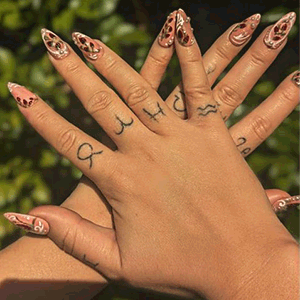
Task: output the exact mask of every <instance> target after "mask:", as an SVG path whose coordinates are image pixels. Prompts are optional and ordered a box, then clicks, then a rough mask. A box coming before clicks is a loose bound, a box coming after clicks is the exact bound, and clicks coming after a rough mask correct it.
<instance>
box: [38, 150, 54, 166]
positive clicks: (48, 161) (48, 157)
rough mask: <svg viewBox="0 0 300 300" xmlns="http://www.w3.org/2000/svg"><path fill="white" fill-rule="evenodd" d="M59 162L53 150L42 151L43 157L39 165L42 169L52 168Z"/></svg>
mask: <svg viewBox="0 0 300 300" xmlns="http://www.w3.org/2000/svg"><path fill="white" fill-rule="evenodd" d="M57 162H58V155H57V154H56V153H53V152H52V151H51V150H48V149H45V150H43V151H42V156H41V159H40V161H39V165H40V167H42V168H51V167H53V166H54V165H56V163H57Z"/></svg>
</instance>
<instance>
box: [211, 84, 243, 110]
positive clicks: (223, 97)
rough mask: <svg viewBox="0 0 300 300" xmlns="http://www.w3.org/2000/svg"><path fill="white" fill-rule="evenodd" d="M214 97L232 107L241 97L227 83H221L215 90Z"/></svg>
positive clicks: (235, 105)
mask: <svg viewBox="0 0 300 300" xmlns="http://www.w3.org/2000/svg"><path fill="white" fill-rule="evenodd" d="M216 99H219V100H220V101H221V102H222V103H223V104H226V105H228V106H229V107H231V108H234V109H235V108H236V107H237V106H238V105H239V104H240V103H241V102H242V97H241V96H240V95H239V93H237V92H236V91H235V89H233V88H232V87H230V86H228V85H223V86H221V87H220V88H219V89H217V90H216Z"/></svg>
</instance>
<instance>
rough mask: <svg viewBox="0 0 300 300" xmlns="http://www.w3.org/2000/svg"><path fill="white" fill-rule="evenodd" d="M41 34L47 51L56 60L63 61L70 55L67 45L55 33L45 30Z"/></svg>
mask: <svg viewBox="0 0 300 300" xmlns="http://www.w3.org/2000/svg"><path fill="white" fill-rule="evenodd" d="M41 34H42V39H43V42H44V44H45V46H46V47H47V50H48V51H49V53H50V54H51V55H52V56H53V57H54V58H55V59H62V58H64V57H66V56H67V55H68V54H69V53H70V51H69V49H68V46H67V44H66V43H65V42H64V41H63V40H62V39H61V38H60V37H59V36H57V35H56V34H55V33H54V32H52V31H50V30H48V29H45V28H43V29H42V30H41Z"/></svg>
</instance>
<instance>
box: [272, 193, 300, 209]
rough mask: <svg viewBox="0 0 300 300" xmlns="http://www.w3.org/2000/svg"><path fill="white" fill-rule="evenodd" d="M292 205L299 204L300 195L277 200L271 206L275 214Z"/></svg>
mask: <svg viewBox="0 0 300 300" xmlns="http://www.w3.org/2000/svg"><path fill="white" fill-rule="evenodd" d="M292 204H300V195H297V196H293V197H289V198H285V199H280V200H277V201H276V202H275V203H274V204H273V209H274V211H275V212H278V211H283V210H286V209H287V207H288V206H289V205H292Z"/></svg>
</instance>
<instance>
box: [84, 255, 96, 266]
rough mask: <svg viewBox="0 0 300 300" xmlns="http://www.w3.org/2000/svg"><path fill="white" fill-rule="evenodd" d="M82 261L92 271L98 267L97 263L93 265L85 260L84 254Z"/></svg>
mask: <svg viewBox="0 0 300 300" xmlns="http://www.w3.org/2000/svg"><path fill="white" fill-rule="evenodd" d="M82 261H83V262H84V263H85V264H86V265H88V266H90V267H92V268H93V269H96V267H97V266H98V265H99V263H96V264H93V263H92V262H90V261H88V260H87V259H86V255H85V254H83V258H82Z"/></svg>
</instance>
